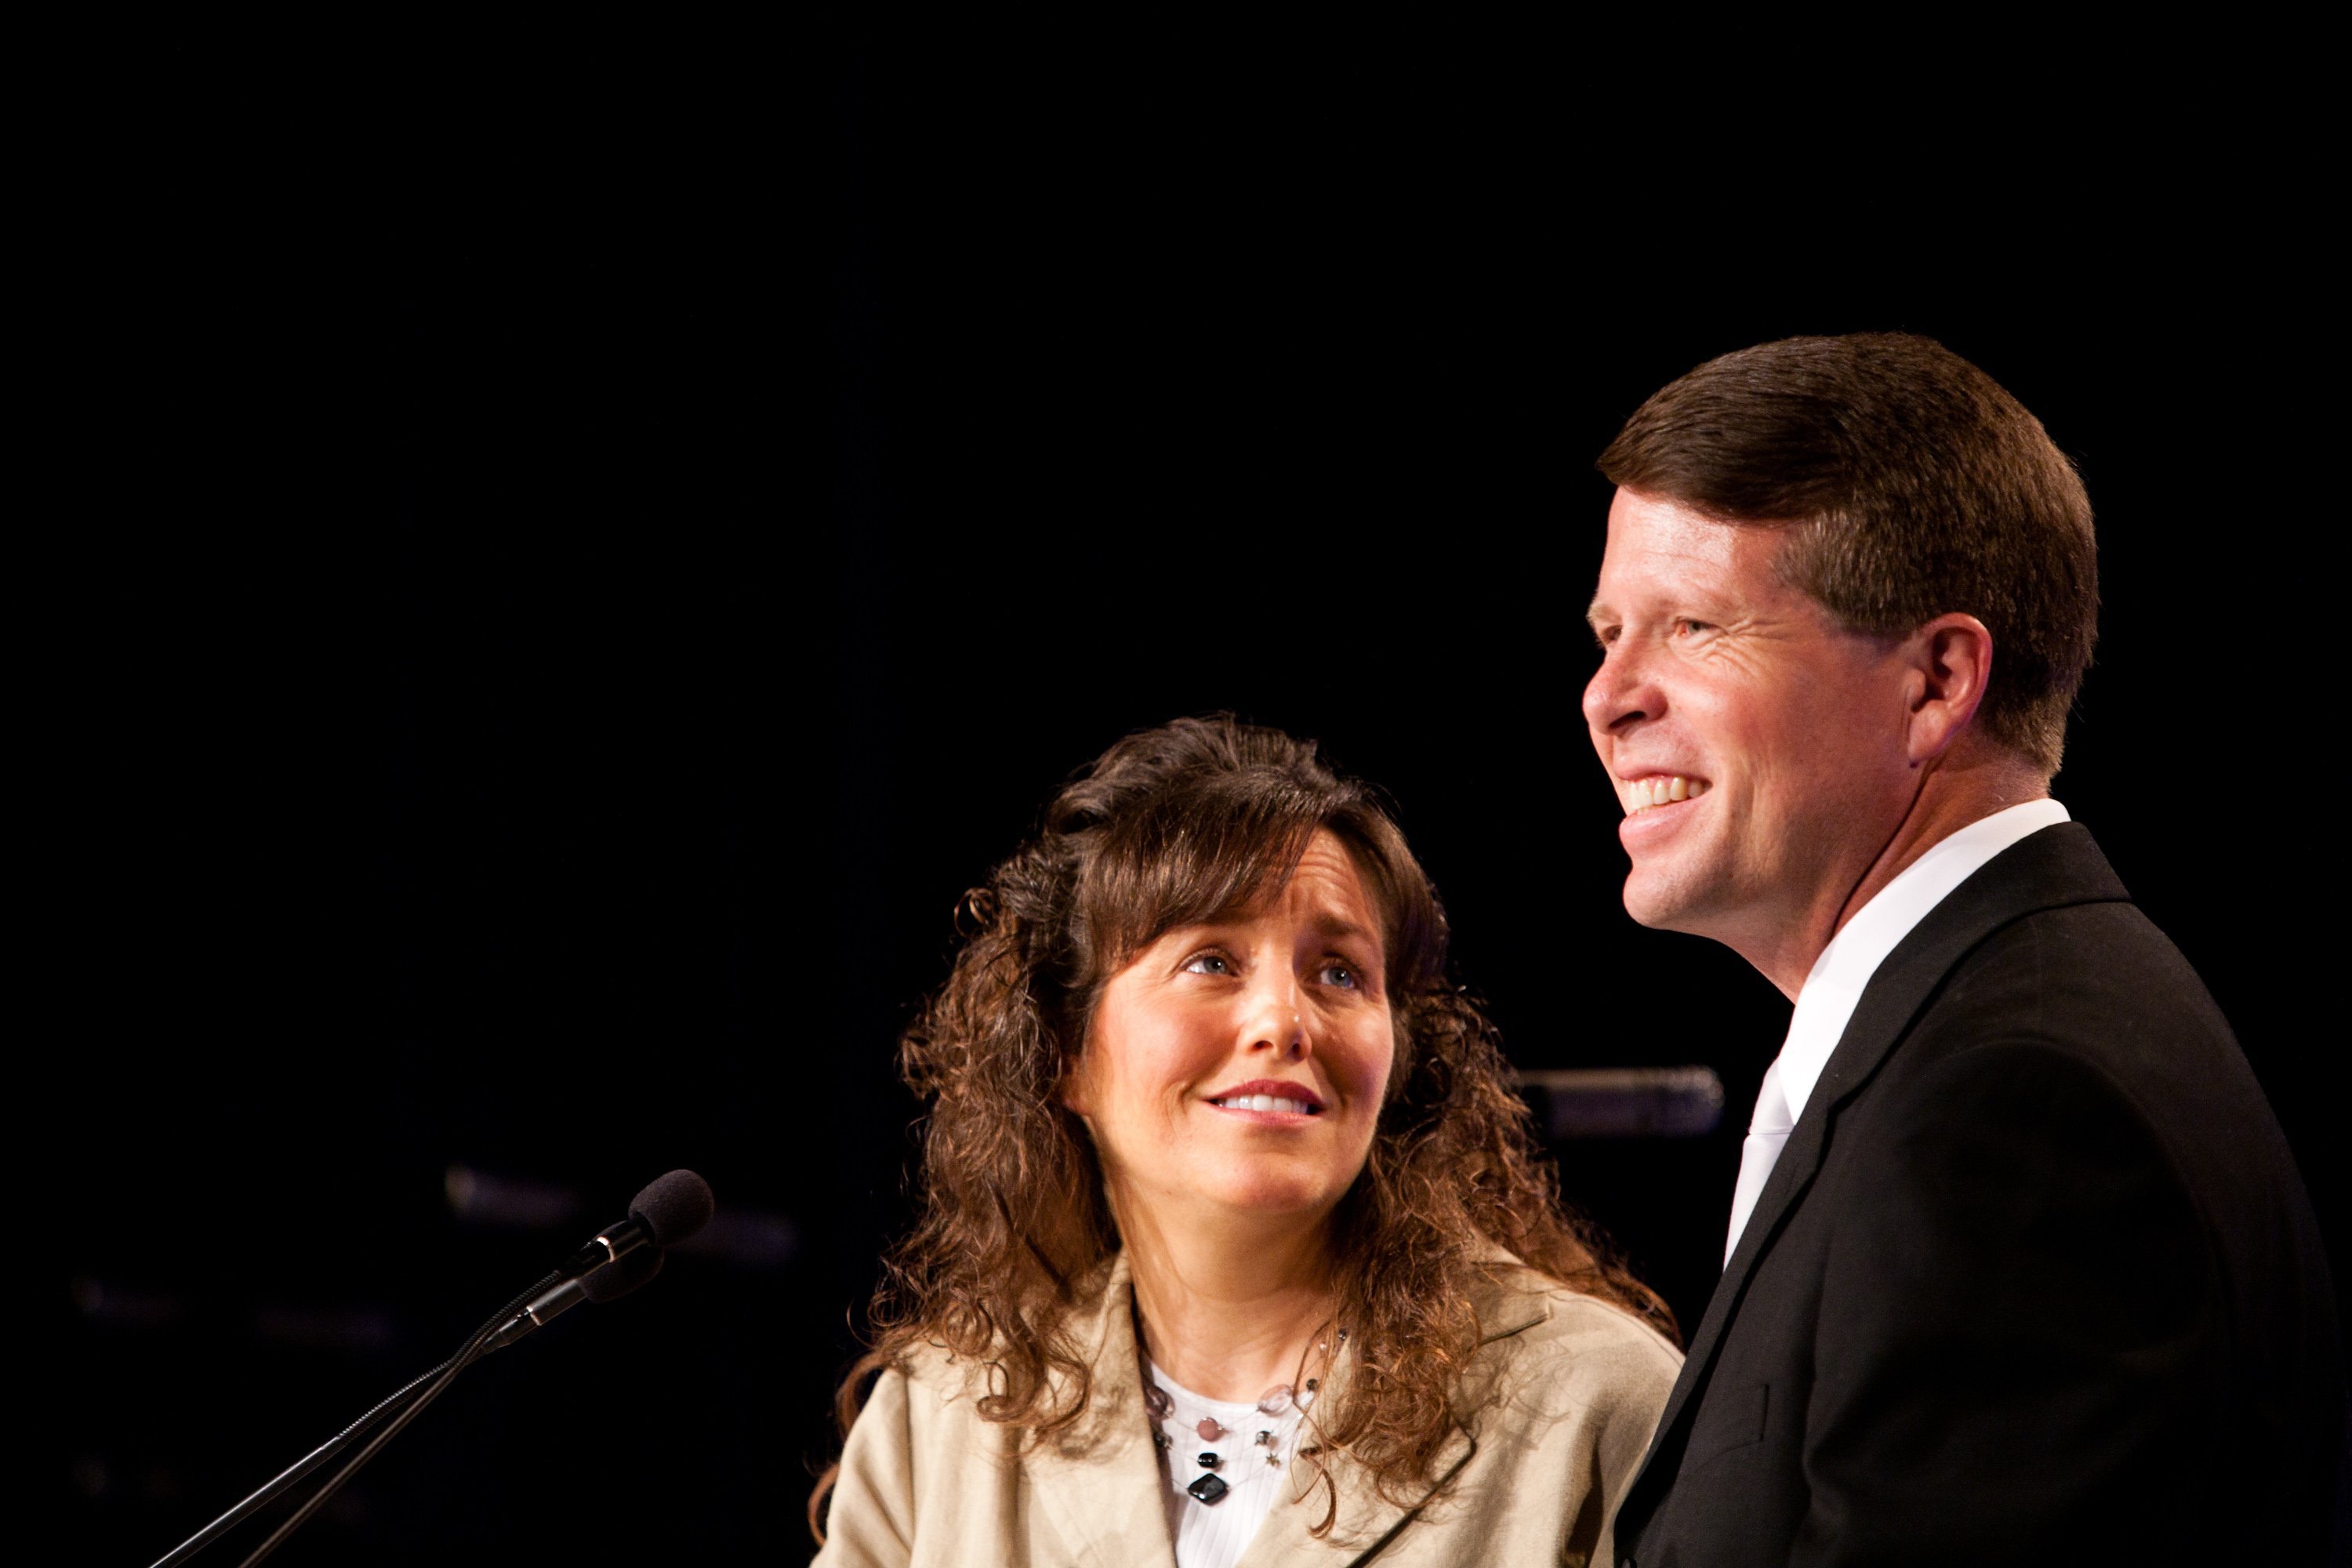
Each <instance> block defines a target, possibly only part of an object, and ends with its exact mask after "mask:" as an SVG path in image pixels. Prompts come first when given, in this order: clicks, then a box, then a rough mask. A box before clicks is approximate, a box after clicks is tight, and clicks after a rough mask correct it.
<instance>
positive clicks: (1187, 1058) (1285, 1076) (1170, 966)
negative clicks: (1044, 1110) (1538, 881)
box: [1062, 832, 1395, 1217]
mask: <svg viewBox="0 0 2352 1568" xmlns="http://www.w3.org/2000/svg"><path fill="white" fill-rule="evenodd" d="M1386 959H1387V954H1386V953H1385V952H1383V951H1382V943H1381V923H1380V921H1379V920H1378V919H1377V918H1376V916H1375V914H1374V912H1373V908H1372V902H1371V900H1370V898H1369V897H1368V896H1367V895H1366V893H1365V891H1364V886H1363V882H1362V879H1360V877H1358V875H1357V873H1356V865H1355V860H1354V858H1353V857H1351V856H1350V855H1349V853H1348V851H1347V849H1346V848H1345V847H1343V846H1342V845H1341V844H1340V842H1339V839H1337V838H1336V837H1333V836H1332V835H1331V834H1329V833H1328V832H1318V833H1317V834H1316V835H1315V837H1314V838H1313V840H1312V841H1311V842H1310V843H1309V844H1308V845H1307V853H1306V854H1305V855H1304V856H1303V857H1302V858H1300V860H1299V863H1298V868H1297V872H1296V873H1295V874H1294V875H1293V876H1292V877H1291V879H1290V881H1289V883H1288V884H1287V885H1286V886H1285V887H1284V888H1283V889H1282V890H1281V891H1280V892H1278V893H1276V894H1275V895H1274V896H1273V897H1271V898H1269V899H1266V900H1262V901H1261V903H1260V904H1259V905H1258V906H1257V907H1255V908H1254V909H1252V910H1246V911H1244V912H1243V913H1241V914H1238V915H1235V916H1234V917H1232V918H1230V919H1227V920H1223V921H1213V922H1210V923H1208V924H1203V925H1195V926H1185V927H1182V928H1181V929H1179V930H1176V931H1170V932H1168V933H1167V934H1166V935H1165V936H1162V937H1161V938H1160V940H1159V941H1157V942H1153V943H1152V944H1151V945H1150V946H1149V947H1147V948H1145V949H1144V950H1143V951H1142V952H1139V953H1138V954H1137V955H1136V956H1135V958H1134V959H1133V960H1132V961H1131V962H1130V963H1128V965H1127V966H1126V967H1125V968H1124V969H1121V970H1120V971H1119V972H1118V973H1117V974H1114V975H1113V976H1111V978H1110V980H1109V981H1108V983H1107V984H1105V985H1104V987H1103V991H1102V995H1101V997H1100V999H1099V1000H1098V1002H1097V1005H1096V1008H1095V1016H1094V1026H1093V1029H1092V1030H1091V1032H1090V1033H1089V1034H1088V1036H1087V1045H1086V1049H1085V1051H1084V1053H1083V1055H1082V1056H1081V1057H1080V1058H1079V1062H1078V1066H1077V1069H1076V1071H1075V1072H1073V1073H1072V1074H1071V1075H1070V1077H1069V1079H1068V1081H1067V1082H1066V1083H1065V1085H1064V1086H1063V1091H1062V1098H1063V1102H1064V1103H1065V1104H1066V1105H1068V1106H1069V1107H1070V1109H1071V1110H1075V1111H1076V1112H1077V1113H1078V1114H1079V1115H1080V1116H1082V1117H1084V1118H1086V1121H1087V1126H1088V1127H1090V1128H1091V1129H1092V1130H1093V1132H1094V1138H1095V1145H1096V1148H1097V1150H1098V1151H1099V1152H1100V1154H1101V1156H1102V1162H1103V1168H1104V1172H1105V1174H1106V1175H1107V1176H1108V1179H1109V1181H1110V1183H1111V1184H1112V1187H1113V1190H1114V1192H1115V1193H1116V1194H1117V1195H1118V1199H1119V1201H1120V1202H1121V1203H1122V1204H1126V1203H1129V1202H1137V1201H1139V1202H1143V1203H1146V1204H1149V1205H1151V1206H1152V1207H1153V1208H1154V1209H1157V1210H1160V1211H1162V1212H1167V1213H1171V1214H1172V1213H1173V1212H1175V1211H1180V1210H1187V1209H1189V1210H1193V1211H1198V1210H1201V1209H1202V1208H1204V1207H1205V1208H1210V1209H1220V1210H1226V1211H1232V1210H1251V1211H1256V1212H1259V1213H1263V1214H1295V1215H1302V1216H1307V1217H1319V1216H1320V1215H1323V1214H1328V1212H1329V1211H1330V1209H1331V1208H1332V1206H1333V1205H1336V1204H1337V1203H1338V1202H1339V1198H1340V1196H1341V1195H1342V1194H1345V1193H1346V1192H1347V1190H1348V1187H1349V1184H1351V1183H1352V1182H1354V1181H1355V1179H1356V1174H1357V1173H1358V1172H1360V1171H1361V1170H1362V1169H1363V1168H1364V1160H1365V1157H1366V1155H1367V1154H1368V1153H1369V1152H1370V1149H1371V1143H1372V1130H1373V1127H1374V1124H1375V1123H1376V1122H1377V1121H1378V1120H1379V1118H1380V1111H1381V1101H1382V1100H1383V1099H1384V1098H1385V1097H1386V1094H1387V1090H1388V1082H1389V1070H1390V1068H1391V1065H1392V1062H1393V1058H1394V1055H1395V1040H1394V1036H1393V1034H1392V1032H1391V1019H1390V1012H1389V998H1388V990H1387V982H1386Z"/></svg>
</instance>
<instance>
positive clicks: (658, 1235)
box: [629, 1171, 718, 1247]
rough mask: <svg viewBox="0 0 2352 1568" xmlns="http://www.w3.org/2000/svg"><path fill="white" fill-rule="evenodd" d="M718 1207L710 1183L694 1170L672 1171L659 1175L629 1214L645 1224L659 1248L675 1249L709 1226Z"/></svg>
mask: <svg viewBox="0 0 2352 1568" xmlns="http://www.w3.org/2000/svg"><path fill="white" fill-rule="evenodd" d="M717 1207H718V1205H716V1204H714V1203H713V1202H712V1201H711V1197H710V1184H709V1183H708V1182H706V1181H704V1180H703V1179H702V1178H701V1177H700V1176H698V1175H696V1174H695V1173H693V1172H692V1171H672V1172H671V1173H669V1174H668V1175H667V1176H656V1178H654V1180H653V1181H651V1182H649V1183H647V1184H646V1190H645V1191H644V1192H642V1193H639V1194H637V1195H636V1197H635V1199H634V1200H632V1201H631V1202H630V1204H629V1212H630V1213H631V1214H633V1215H636V1216H637V1217H638V1218H639V1219H641V1220H644V1221H645V1222H646V1228H647V1229H648V1230H651V1231H652V1232H653V1233H654V1245H655V1246H656V1247H676V1246H677V1244H678V1243H679V1242H681V1241H684V1240H685V1239H686V1238H687V1237H689V1236H692V1235H693V1234H694V1233H695V1232H696V1231H698V1230H700V1229H701V1228H702V1227H703V1226H706V1225H709V1223H710V1216H711V1215H712V1214H713V1213H714V1212H716V1210H717Z"/></svg>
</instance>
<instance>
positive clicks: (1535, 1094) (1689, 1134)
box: [1517, 1067, 1723, 1142]
mask: <svg viewBox="0 0 2352 1568" xmlns="http://www.w3.org/2000/svg"><path fill="white" fill-rule="evenodd" d="M1517 1081H1518V1086H1519V1092H1520V1094H1521V1095H1522V1096H1523V1097H1525V1099H1526V1100H1527V1102H1528V1107H1529V1108H1530V1109H1531V1110H1534V1111H1535V1114H1536V1122H1537V1125H1538V1126H1540V1127H1541V1128H1542V1129H1543V1130H1544V1132H1545V1133H1546V1135H1547V1136H1549V1137H1550V1138H1551V1139H1553V1140H1554V1141H1555V1142H1558V1141H1559V1140H1562V1139H1568V1138H1703V1137H1705V1136H1706V1134H1708V1133H1710V1132H1712V1131H1715V1128H1716V1123H1717V1122H1718V1121H1722V1120H1723V1080H1722V1079H1719V1078H1717V1076H1716V1073H1715V1069H1714V1068H1705V1067H1688V1068H1562V1069H1559V1070H1555V1071H1548V1072H1522V1073H1519V1074H1518V1075H1517Z"/></svg>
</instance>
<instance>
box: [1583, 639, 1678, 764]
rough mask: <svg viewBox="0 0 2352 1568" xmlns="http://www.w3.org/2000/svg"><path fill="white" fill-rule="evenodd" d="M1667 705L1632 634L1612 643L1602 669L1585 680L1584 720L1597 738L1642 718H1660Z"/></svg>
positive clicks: (1602, 657) (1606, 653)
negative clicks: (1639, 652)
mask: <svg viewBox="0 0 2352 1568" xmlns="http://www.w3.org/2000/svg"><path fill="white" fill-rule="evenodd" d="M1663 707H1664V694H1663V693H1661V692H1660V691H1659V690H1658V687H1657V682H1656V681H1655V680H1654V679H1652V677H1651V673H1650V670H1649V666H1648V661H1647V660H1645V659H1643V658H1640V657H1639V654H1638V652H1637V649H1636V646H1635V644H1634V642H1633V639H1632V638H1631V637H1621V638H1620V639H1618V640H1617V641H1616V642H1614V643H1612V644H1611V645H1610V646H1609V647H1608V648H1607V649H1606V650H1604V651H1603V652H1602V654H1601V668H1599V669H1596V670H1594V671H1593V672H1592V679H1591V680H1588V681H1586V682H1585V683H1584V721H1585V723H1586V724H1588V725H1590V726H1591V730H1592V738H1593V739H1594V740H1596V741H1597V740H1600V739H1601V738H1602V737H1603V736H1606V735H1609V734H1611V733H1613V732H1615V731H1619V730H1622V728H1624V727H1625V726H1626V725H1627V724H1630V723H1633V722H1634V721H1638V720H1643V719H1654V718H1656V717H1657V716H1658V714H1659V712H1660V711H1661V710H1662V709H1663Z"/></svg>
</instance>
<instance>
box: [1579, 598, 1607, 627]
mask: <svg viewBox="0 0 2352 1568" xmlns="http://www.w3.org/2000/svg"><path fill="white" fill-rule="evenodd" d="M1609 616H1610V609H1609V606H1608V605H1604V604H1602V603H1601V601H1600V600H1598V599H1595V600H1593V601H1592V603H1591V605H1587V606H1586V607H1585V611H1584V624H1585V625H1586V626H1591V627H1592V628H1593V629H1594V630H1595V631H1598V630H1600V629H1601V622H1602V621H1604V620H1607V619H1608V618H1609Z"/></svg>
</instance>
